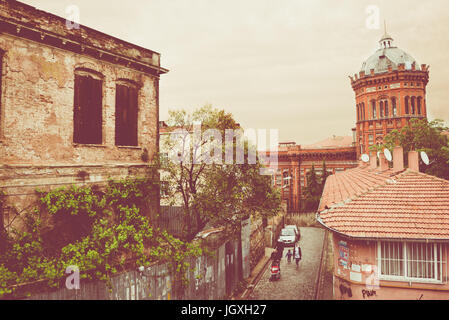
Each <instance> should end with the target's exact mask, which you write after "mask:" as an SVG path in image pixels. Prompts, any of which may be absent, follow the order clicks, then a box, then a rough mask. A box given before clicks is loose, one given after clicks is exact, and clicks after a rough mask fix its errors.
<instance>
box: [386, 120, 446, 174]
mask: <svg viewBox="0 0 449 320" xmlns="http://www.w3.org/2000/svg"><path fill="white" fill-rule="evenodd" d="M447 130H448V128H447V127H446V126H445V125H444V122H443V121H442V120H438V119H437V120H433V121H427V120H426V119H411V120H410V123H409V124H408V125H407V126H405V127H403V128H402V129H401V130H393V131H391V132H390V133H389V134H388V135H386V136H385V138H384V144H383V145H381V146H379V147H380V149H383V148H388V149H390V150H393V148H394V147H395V146H397V145H400V146H402V147H403V149H404V160H405V161H406V163H407V159H408V158H407V153H408V151H410V150H416V151H425V152H426V153H427V155H428V156H429V159H430V162H431V163H430V164H429V165H425V164H424V163H422V162H421V163H420V171H421V172H425V173H427V174H430V175H434V176H437V177H440V178H443V179H449V144H448V143H449V141H448V136H447V135H446V134H442V133H443V132H444V131H447Z"/></svg>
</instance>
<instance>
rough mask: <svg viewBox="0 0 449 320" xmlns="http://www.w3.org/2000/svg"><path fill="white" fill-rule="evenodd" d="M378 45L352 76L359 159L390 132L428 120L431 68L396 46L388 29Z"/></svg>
mask: <svg viewBox="0 0 449 320" xmlns="http://www.w3.org/2000/svg"><path fill="white" fill-rule="evenodd" d="M379 44H380V48H379V49H378V50H377V51H376V52H374V54H373V55H371V56H370V57H369V58H368V59H367V60H366V61H365V62H363V65H362V69H361V70H360V72H359V74H358V75H357V74H355V75H354V77H350V79H351V86H352V89H353V90H354V92H355V101H356V119H357V123H356V128H355V131H356V144H357V158H358V159H360V155H361V154H363V153H369V149H368V148H369V147H370V146H371V145H374V144H380V143H382V142H383V138H384V136H385V135H386V134H387V133H389V132H390V131H391V130H393V129H400V128H402V127H403V126H405V125H406V124H407V123H408V122H409V121H410V119H411V118H426V117H427V106H426V85H427V83H428V81H429V67H428V66H426V65H425V64H422V65H419V64H418V63H417V62H416V60H415V59H414V58H413V57H412V56H411V55H409V54H408V53H406V52H405V51H403V50H401V49H399V48H398V47H396V46H394V44H393V38H392V37H391V36H390V35H388V34H387V32H386V29H385V33H384V35H383V36H382V39H380V41H379Z"/></svg>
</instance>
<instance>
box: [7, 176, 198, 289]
mask: <svg viewBox="0 0 449 320" xmlns="http://www.w3.org/2000/svg"><path fill="white" fill-rule="evenodd" d="M153 188H154V183H153V182H152V180H151V179H147V178H141V179H126V180H122V181H110V182H109V183H108V185H107V186H106V187H105V188H104V189H103V190H101V189H100V188H98V187H84V186H83V187H79V186H71V187H69V188H58V189H54V190H52V191H50V192H43V191H40V190H37V193H38V198H39V199H38V203H37V204H36V206H35V207H34V208H33V210H31V211H29V212H26V213H25V215H24V221H25V226H24V228H23V229H21V230H17V229H13V231H12V232H11V233H6V232H4V231H2V232H1V233H2V234H3V237H4V241H2V248H1V249H2V251H1V252H2V253H1V254H0V298H2V297H9V296H13V295H14V288H16V285H18V284H22V283H28V282H35V281H39V280H44V281H45V283H46V284H47V286H48V287H58V286H59V285H60V283H61V280H62V279H64V277H65V276H66V274H65V270H66V268H67V267H68V266H72V265H76V266H78V267H79V270H80V278H81V279H91V280H103V281H107V283H110V281H109V280H110V277H111V276H112V275H113V274H115V273H117V272H119V271H124V270H127V269H129V268H136V267H139V266H148V265H149V264H151V263H152V262H155V261H157V262H166V263H168V265H169V267H170V268H171V271H172V273H173V274H174V278H175V281H177V283H178V284H179V285H178V287H177V288H178V289H182V287H183V286H184V285H185V284H187V271H188V269H189V268H190V265H189V263H188V262H187V261H188V260H189V258H190V257H198V256H200V255H201V254H202V253H203V250H202V249H201V248H200V246H199V245H198V244H197V243H186V242H183V241H181V240H179V239H177V238H175V237H173V236H172V235H170V234H168V233H167V232H166V231H162V230H159V229H158V228H156V227H155V226H153V225H152V224H151V221H150V220H149V218H148V217H147V215H146V214H145V213H146V212H147V210H148V207H149V205H148V204H149V203H150V195H151V192H152V190H154V189H153Z"/></svg>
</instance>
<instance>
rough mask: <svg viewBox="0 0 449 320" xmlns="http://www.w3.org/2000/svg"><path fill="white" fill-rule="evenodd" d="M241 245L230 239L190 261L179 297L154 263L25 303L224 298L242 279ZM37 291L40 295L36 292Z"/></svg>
mask: <svg viewBox="0 0 449 320" xmlns="http://www.w3.org/2000/svg"><path fill="white" fill-rule="evenodd" d="M240 250H241V245H240V241H238V240H229V241H226V242H225V243H223V244H222V245H221V246H220V247H218V248H217V249H216V250H215V251H214V252H213V254H212V255H203V256H200V257H198V258H196V259H193V258H192V259H191V260H190V264H191V266H192V268H191V269H190V270H189V272H188V274H187V278H188V279H189V283H188V285H187V287H186V288H185V290H184V292H183V293H182V294H180V295H179V296H174V295H173V277H172V275H171V274H170V271H169V268H168V266H167V265H166V264H154V265H152V266H150V267H148V268H146V269H145V270H144V271H143V272H140V271H138V270H132V271H128V272H124V273H121V274H118V275H115V276H113V277H112V278H111V287H108V286H106V283H105V282H103V281H91V282H87V281H83V280H81V283H80V289H78V290H76V289H71V290H70V289H67V288H59V289H56V290H53V291H46V290H48V289H46V288H40V290H35V293H32V294H31V296H30V297H28V298H27V299H28V300H170V299H179V300H209V299H214V300H218V299H225V298H227V297H229V295H231V294H232V293H233V291H234V290H235V289H236V288H237V286H238V284H239V282H240V280H241V278H242V273H241V264H242V263H243V261H242V259H241V252H239V251H240ZM38 291H40V292H38Z"/></svg>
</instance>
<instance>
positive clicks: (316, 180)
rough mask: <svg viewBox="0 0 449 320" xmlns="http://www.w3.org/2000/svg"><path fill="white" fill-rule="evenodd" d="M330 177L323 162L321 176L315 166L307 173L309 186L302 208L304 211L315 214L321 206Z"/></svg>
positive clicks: (305, 191) (305, 192)
mask: <svg viewBox="0 0 449 320" xmlns="http://www.w3.org/2000/svg"><path fill="white" fill-rule="evenodd" d="M328 176H329V174H328V172H327V167H326V161H324V160H323V171H322V174H321V176H319V175H318V174H317V173H316V171H315V166H314V165H312V168H311V170H310V171H309V172H308V173H307V175H306V178H307V186H306V188H305V190H304V194H303V195H304V203H303V206H302V209H303V211H306V212H313V211H316V210H317V209H318V206H319V204H320V199H321V195H322V193H323V189H324V185H325V183H326V179H327V177H328Z"/></svg>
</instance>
